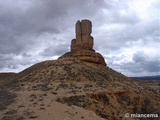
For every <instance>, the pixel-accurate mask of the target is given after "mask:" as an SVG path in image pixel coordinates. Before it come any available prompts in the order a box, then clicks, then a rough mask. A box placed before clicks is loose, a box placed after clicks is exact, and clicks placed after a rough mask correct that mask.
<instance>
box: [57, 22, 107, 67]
mask: <svg viewBox="0 0 160 120" xmlns="http://www.w3.org/2000/svg"><path fill="white" fill-rule="evenodd" d="M75 31H76V39H73V40H72V41H71V52H68V53H66V54H64V55H62V56H61V57H60V58H59V59H61V58H70V57H74V58H78V59H79V60H81V61H84V62H90V63H95V64H100V65H104V66H106V63H105V60H104V58H103V56H102V55H101V54H100V53H97V52H95V50H94V49H93V45H94V40H93V37H92V36H91V33H92V22H91V21H90V20H82V21H79V20H78V21H77V22H76V25H75Z"/></svg>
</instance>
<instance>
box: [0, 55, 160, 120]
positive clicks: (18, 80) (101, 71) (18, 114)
mask: <svg viewBox="0 0 160 120" xmlns="http://www.w3.org/2000/svg"><path fill="white" fill-rule="evenodd" d="M2 88H5V89H6V88H8V91H10V92H11V93H12V94H14V101H13V103H12V104H6V105H7V106H6V108H5V109H3V110H1V111H0V116H2V117H1V119H4V120H5V119H7V118H8V119H9V118H10V117H13V118H15V120H16V119H18V118H19V119H27V120H28V119H37V120H43V119H49V120H52V119H53V118H54V119H53V120H61V119H62V120H63V119H77V120H81V119H87V120H102V118H103V119H109V120H114V119H115V120H122V119H127V118H125V116H124V114H125V113H150V114H151V113H160V103H159V101H160V95H159V94H158V93H155V91H154V90H152V89H147V88H144V87H143V86H140V85H138V83H137V82H136V81H134V80H132V79H130V78H127V77H125V76H124V75H122V74H120V73H117V72H116V71H114V70H112V69H110V68H109V67H105V66H104V65H99V64H94V63H89V62H83V61H80V60H79V59H75V58H74V57H73V58H72V57H70V58H63V59H59V60H57V61H45V62H41V63H38V64H36V65H33V66H31V67H30V68H28V69H26V70H24V71H22V72H20V73H18V74H17V75H16V76H15V77H13V78H12V79H10V81H9V82H8V83H6V84H5V85H3V87H2ZM15 96H16V98H15ZM15 101H16V102H15ZM57 112H58V113H57ZM61 114H62V115H63V116H62V115H61ZM64 117H65V118H64ZM131 119H132V118H131ZM13 120H14V119H13Z"/></svg>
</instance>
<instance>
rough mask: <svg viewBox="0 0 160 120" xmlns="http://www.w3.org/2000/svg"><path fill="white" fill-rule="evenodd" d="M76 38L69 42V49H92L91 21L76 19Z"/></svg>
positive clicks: (73, 50)
mask: <svg viewBox="0 0 160 120" xmlns="http://www.w3.org/2000/svg"><path fill="white" fill-rule="evenodd" d="M75 31H76V39H73V40H72V42H71V51H72V52H75V51H79V50H83V49H85V50H91V51H94V50H93V37H92V36H91V35H90V34H91V33H92V22H91V21H89V20H82V21H81V22H80V21H79V20H78V21H77V23H76V25H75Z"/></svg>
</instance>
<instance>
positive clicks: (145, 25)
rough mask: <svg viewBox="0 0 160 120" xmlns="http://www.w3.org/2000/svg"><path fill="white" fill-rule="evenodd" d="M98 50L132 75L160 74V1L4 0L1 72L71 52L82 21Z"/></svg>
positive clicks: (0, 11)
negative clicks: (89, 23)
mask: <svg viewBox="0 0 160 120" xmlns="http://www.w3.org/2000/svg"><path fill="white" fill-rule="evenodd" d="M82 19H89V20H91V21H92V31H93V32H92V36H93V37H94V43H95V44H94V49H95V50H96V51H97V52H100V53H101V54H102V55H103V56H104V58H105V61H106V63H107V65H108V66H109V67H111V68H112V69H114V70H116V71H118V72H121V73H122V74H125V75H126V76H148V75H160V47H159V46H160V0H1V1H0V72H20V71H21V70H24V69H25V68H27V67H29V66H31V65H33V64H35V63H37V62H41V61H44V60H52V59H57V58H58V57H59V56H61V55H62V54H63V53H65V52H68V51H70V43H71V40H72V39H73V38H75V23H76V21H77V20H82Z"/></svg>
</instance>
